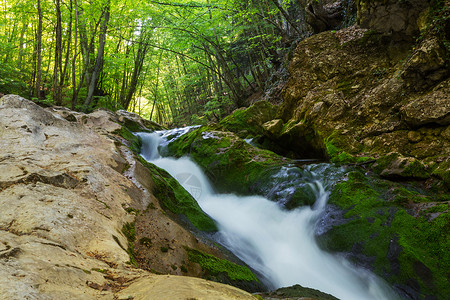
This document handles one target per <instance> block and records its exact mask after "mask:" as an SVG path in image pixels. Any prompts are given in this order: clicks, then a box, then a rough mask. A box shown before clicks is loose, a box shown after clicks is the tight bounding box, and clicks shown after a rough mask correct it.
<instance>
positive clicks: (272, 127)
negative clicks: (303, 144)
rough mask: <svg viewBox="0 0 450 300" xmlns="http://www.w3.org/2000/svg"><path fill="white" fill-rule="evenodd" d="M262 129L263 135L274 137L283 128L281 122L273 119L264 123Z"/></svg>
mask: <svg viewBox="0 0 450 300" xmlns="http://www.w3.org/2000/svg"><path fill="white" fill-rule="evenodd" d="M262 128H263V129H264V131H265V134H267V135H269V136H272V137H276V136H278V134H279V133H280V131H281V129H282V128H283V120H281V119H275V120H271V121H267V122H266V123H264V124H262Z"/></svg>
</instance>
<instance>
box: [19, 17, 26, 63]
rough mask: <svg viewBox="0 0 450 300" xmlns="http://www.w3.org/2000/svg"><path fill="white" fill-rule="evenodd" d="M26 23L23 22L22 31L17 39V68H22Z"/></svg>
mask: <svg viewBox="0 0 450 300" xmlns="http://www.w3.org/2000/svg"><path fill="white" fill-rule="evenodd" d="M27 26H28V22H26V21H25V22H24V23H23V26H22V30H21V31H20V37H19V56H18V57H17V67H18V68H19V69H20V68H22V58H23V46H24V36H25V31H26V30H27Z"/></svg>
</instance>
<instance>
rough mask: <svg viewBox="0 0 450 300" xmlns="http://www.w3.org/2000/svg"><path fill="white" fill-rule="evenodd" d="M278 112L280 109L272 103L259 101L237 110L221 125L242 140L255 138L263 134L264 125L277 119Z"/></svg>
mask: <svg viewBox="0 0 450 300" xmlns="http://www.w3.org/2000/svg"><path fill="white" fill-rule="evenodd" d="M277 112H278V108H277V107H276V106H274V105H272V104H271V103H269V102H267V101H258V102H256V103H255V104H253V105H252V106H250V107H248V108H240V109H237V110H235V111H234V112H233V113H232V114H231V115H229V116H227V117H225V118H224V119H223V120H222V121H221V122H220V125H222V126H223V127H224V128H225V129H227V130H229V131H231V132H234V133H235V134H236V135H238V136H239V137H240V138H248V137H255V136H259V135H262V134H263V127H262V125H263V124H264V123H266V122H267V121H270V120H273V119H275V117H276V115H277Z"/></svg>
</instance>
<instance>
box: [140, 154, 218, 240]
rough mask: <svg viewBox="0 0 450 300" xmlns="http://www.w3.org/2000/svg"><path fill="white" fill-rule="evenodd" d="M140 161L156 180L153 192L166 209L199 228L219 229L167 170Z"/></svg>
mask: <svg viewBox="0 0 450 300" xmlns="http://www.w3.org/2000/svg"><path fill="white" fill-rule="evenodd" d="M139 161H140V162H141V163H142V164H143V165H144V166H145V167H147V168H148V169H149V170H150V174H151V177H152V180H153V182H154V186H155V187H154V190H153V194H154V195H155V197H156V198H157V199H158V200H159V202H160V203H161V206H162V207H163V208H164V209H167V210H169V211H170V212H172V213H174V214H176V215H182V216H185V217H186V218H187V219H188V220H189V221H190V222H191V223H192V225H194V226H195V227H196V228H197V229H199V230H201V231H206V232H214V231H217V226H216V224H215V223H214V221H213V220H212V219H211V218H210V217H209V216H208V215H207V214H206V213H205V212H203V210H202V209H201V208H200V206H199V205H198V203H197V201H196V200H195V199H194V198H193V197H192V196H191V195H190V194H189V193H188V192H187V191H186V190H185V189H184V188H183V187H182V186H181V185H180V184H179V183H178V181H177V180H176V179H175V178H173V177H172V176H171V175H170V174H169V173H167V172H166V171H165V170H163V169H161V168H158V167H157V166H155V165H154V164H152V163H149V162H147V161H146V160H144V159H143V158H141V157H139Z"/></svg>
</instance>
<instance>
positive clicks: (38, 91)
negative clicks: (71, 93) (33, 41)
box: [36, 0, 42, 99]
mask: <svg viewBox="0 0 450 300" xmlns="http://www.w3.org/2000/svg"><path fill="white" fill-rule="evenodd" d="M37 9H38V19H39V20H38V29H37V49H36V53H37V58H36V97H37V98H38V99H41V75H42V71H41V63H42V54H41V49H42V9H41V0H37Z"/></svg>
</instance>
